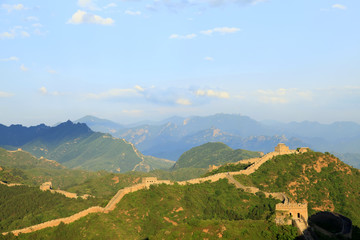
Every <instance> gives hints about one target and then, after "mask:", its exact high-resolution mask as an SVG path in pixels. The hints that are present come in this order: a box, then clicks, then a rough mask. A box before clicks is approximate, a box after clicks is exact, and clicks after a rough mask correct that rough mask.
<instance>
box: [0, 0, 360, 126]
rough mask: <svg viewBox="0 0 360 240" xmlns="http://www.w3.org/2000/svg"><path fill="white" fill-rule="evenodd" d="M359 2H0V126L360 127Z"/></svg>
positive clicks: (263, 0)
mask: <svg viewBox="0 0 360 240" xmlns="http://www.w3.org/2000/svg"><path fill="white" fill-rule="evenodd" d="M359 24H360V2H359V1H357V0H352V1H350V0H317V1H313V0H311V1H310V0H294V1H279V0H181V1H180V0H179V1H175V0H155V1H143V0H127V1H126V0H122V1H120V0H109V1H100V0H98V1H95V0H78V1H77V0H73V1H58V0H52V1H45V0H37V1H31V0H28V1H14V0H9V1H0V73H1V75H0V83H1V84H0V123H2V124H6V125H9V124H12V123H21V124H25V125H34V124H39V123H42V122H44V123H46V124H54V123H57V122H60V121H65V120H67V119H71V120H76V119H78V118H80V117H83V116H85V115H95V116H97V117H101V118H107V119H111V120H113V121H117V122H120V123H130V122H137V121H141V120H144V119H148V120H159V119H164V118H167V117H170V116H174V115H179V116H192V115H201V116H205V115H211V114H215V113H235V114H242V115H247V116H250V117H252V118H254V119H257V120H264V119H273V120H278V121H283V122H289V121H303V120H310V121H319V122H323V123H330V122H334V121H355V122H358V123H360V111H359V110H360V44H359V43H360V27H359Z"/></svg>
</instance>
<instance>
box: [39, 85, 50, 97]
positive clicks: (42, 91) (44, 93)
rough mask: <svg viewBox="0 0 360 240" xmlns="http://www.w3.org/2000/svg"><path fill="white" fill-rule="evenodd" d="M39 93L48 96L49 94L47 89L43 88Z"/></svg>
mask: <svg viewBox="0 0 360 240" xmlns="http://www.w3.org/2000/svg"><path fill="white" fill-rule="evenodd" d="M39 91H40V93H41V94H42V95H46V94H47V93H48V91H47V89H46V87H41V88H40V89H39Z"/></svg>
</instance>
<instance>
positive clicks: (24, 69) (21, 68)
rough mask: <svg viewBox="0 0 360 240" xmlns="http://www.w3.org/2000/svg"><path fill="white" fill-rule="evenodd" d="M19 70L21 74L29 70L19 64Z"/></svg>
mask: <svg viewBox="0 0 360 240" xmlns="http://www.w3.org/2000/svg"><path fill="white" fill-rule="evenodd" d="M20 70H21V71H23V72H26V71H28V70H29V69H28V68H27V67H25V66H24V64H21V66H20Z"/></svg>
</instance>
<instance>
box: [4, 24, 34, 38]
mask: <svg viewBox="0 0 360 240" xmlns="http://www.w3.org/2000/svg"><path fill="white" fill-rule="evenodd" d="M23 29H24V28H23V27H22V26H15V27H13V28H12V29H11V30H10V31H8V32H3V33H0V39H13V38H15V37H17V36H21V37H30V34H29V33H28V32H27V31H24V30H23Z"/></svg>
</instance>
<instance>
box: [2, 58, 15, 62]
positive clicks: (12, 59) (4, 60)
mask: <svg viewBox="0 0 360 240" xmlns="http://www.w3.org/2000/svg"><path fill="white" fill-rule="evenodd" d="M0 61H1V62H9V61H19V58H17V57H9V58H1V59H0Z"/></svg>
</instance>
